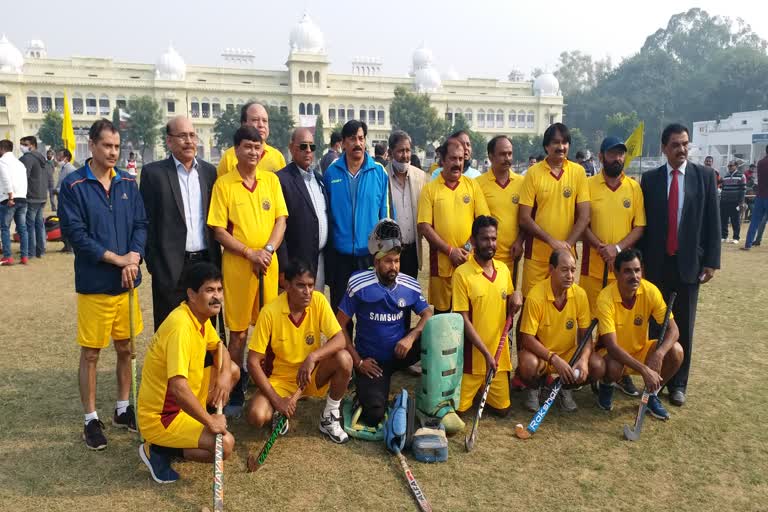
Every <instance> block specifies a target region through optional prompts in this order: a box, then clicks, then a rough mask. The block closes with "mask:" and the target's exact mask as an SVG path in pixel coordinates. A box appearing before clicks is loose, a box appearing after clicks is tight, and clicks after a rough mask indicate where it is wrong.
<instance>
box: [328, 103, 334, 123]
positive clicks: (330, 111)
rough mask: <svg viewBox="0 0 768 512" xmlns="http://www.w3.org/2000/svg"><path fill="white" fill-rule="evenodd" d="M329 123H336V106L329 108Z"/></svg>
mask: <svg viewBox="0 0 768 512" xmlns="http://www.w3.org/2000/svg"><path fill="white" fill-rule="evenodd" d="M328 122H329V123H336V105H330V106H329V107H328Z"/></svg>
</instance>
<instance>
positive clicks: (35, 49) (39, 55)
mask: <svg viewBox="0 0 768 512" xmlns="http://www.w3.org/2000/svg"><path fill="white" fill-rule="evenodd" d="M25 56H26V57H27V58H28V59H44V58H46V57H47V56H48V52H47V50H46V49H45V43H44V42H42V41H41V40H40V39H32V40H31V41H29V42H28V43H27V51H26V52H25Z"/></svg>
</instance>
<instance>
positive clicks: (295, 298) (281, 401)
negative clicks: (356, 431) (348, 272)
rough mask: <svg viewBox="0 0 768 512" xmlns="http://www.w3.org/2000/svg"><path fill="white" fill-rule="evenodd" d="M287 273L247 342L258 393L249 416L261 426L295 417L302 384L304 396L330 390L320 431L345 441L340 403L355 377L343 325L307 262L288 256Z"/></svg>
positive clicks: (249, 407)
mask: <svg viewBox="0 0 768 512" xmlns="http://www.w3.org/2000/svg"><path fill="white" fill-rule="evenodd" d="M284 275H285V287H286V288H285V293H282V294H280V296H279V297H278V298H277V299H275V300H274V301H272V302H271V303H270V304H268V305H267V306H266V307H265V308H264V311H263V314H262V315H260V316H259V321H258V322H257V323H256V328H255V329H254V332H253V337H252V338H251V341H250V343H249V344H248V369H249V371H250V372H251V375H253V380H254V381H255V382H256V385H257V386H258V387H259V392H258V394H256V396H255V397H254V398H253V399H252V400H251V401H250V402H249V403H248V410H247V413H246V418H247V420H248V423H250V424H251V425H253V426H255V427H261V426H263V425H264V424H265V423H267V421H269V420H270V419H273V414H274V413H275V412H278V413H280V414H282V415H283V416H285V417H286V418H290V417H292V416H293V414H294V413H295V412H296V405H295V402H294V401H292V400H291V399H290V397H291V395H293V393H295V392H296V390H297V389H298V388H303V391H302V396H311V397H323V396H325V395H326V394H327V395H328V398H327V399H326V404H325V410H324V411H323V413H322V415H321V416H320V432H322V433H323V434H325V435H326V436H328V438H330V439H331V440H332V441H333V442H335V443H339V444H342V443H346V442H347V441H348V440H349V436H347V433H346V432H344V427H343V425H342V423H341V413H340V412H339V405H340V403H341V399H342V398H343V397H344V393H345V392H346V391H347V385H348V384H349V379H350V377H351V376H352V356H350V355H349V352H347V351H346V350H344V346H345V341H344V335H343V334H342V332H341V326H340V325H339V322H338V321H337V320H336V317H335V316H334V315H333V310H332V309H331V305H330V304H328V301H327V300H326V299H325V296H324V295H323V294H322V293H320V292H317V291H314V288H315V274H314V271H313V270H312V268H311V267H310V266H309V265H308V264H307V263H302V262H299V261H296V260H291V261H289V262H288V263H287V264H286V266H285V268H284ZM322 337H324V338H325V339H326V341H325V342H324V343H323V340H322ZM329 388H330V389H329ZM275 419H276V417H275ZM286 432H288V423H287V422H286V426H285V428H284V429H283V432H282V433H283V434H285V433H286Z"/></svg>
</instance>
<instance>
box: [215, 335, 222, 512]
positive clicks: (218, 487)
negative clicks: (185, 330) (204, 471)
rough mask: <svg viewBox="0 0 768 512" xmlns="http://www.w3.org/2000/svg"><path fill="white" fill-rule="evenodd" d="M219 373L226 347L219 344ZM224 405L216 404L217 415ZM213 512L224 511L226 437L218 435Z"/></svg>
mask: <svg viewBox="0 0 768 512" xmlns="http://www.w3.org/2000/svg"><path fill="white" fill-rule="evenodd" d="M218 352H219V354H218V355H219V373H221V363H222V361H223V359H224V345H223V343H219V347H218ZM222 409H223V404H222V403H221V400H219V403H217V404H216V414H221V413H222ZM213 510H214V512H223V511H224V436H223V435H222V434H216V449H215V451H214V456H213Z"/></svg>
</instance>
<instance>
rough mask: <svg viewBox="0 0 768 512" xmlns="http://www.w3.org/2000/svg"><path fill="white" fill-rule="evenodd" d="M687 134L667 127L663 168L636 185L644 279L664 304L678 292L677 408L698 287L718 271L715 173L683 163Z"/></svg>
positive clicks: (672, 384) (673, 396) (672, 386)
mask: <svg viewBox="0 0 768 512" xmlns="http://www.w3.org/2000/svg"><path fill="white" fill-rule="evenodd" d="M688 143H689V135H688V129H687V128H686V127H685V126H682V125H680V124H671V125H669V126H667V127H666V128H665V129H664V132H663V133H662V135H661V145H662V151H663V152H664V154H665V155H666V157H667V164H665V165H663V166H661V167H659V168H658V169H654V170H652V171H648V172H646V173H645V174H644V175H643V177H642V182H641V184H640V186H641V188H642V190H643V198H644V199H645V211H646V217H647V219H646V220H647V226H646V228H645V232H644V234H643V238H642V239H641V240H640V244H639V246H640V248H641V249H642V250H643V253H644V255H645V258H644V259H645V275H646V277H647V279H648V280H649V281H651V282H652V283H654V284H655V285H656V286H658V287H659V289H661V292H662V293H663V294H664V297H665V299H668V298H669V295H670V293H671V292H673V291H676V292H677V301H676V302H675V306H674V308H673V310H672V311H673V313H674V315H675V321H676V322H677V325H678V327H679V328H680V339H679V342H680V344H681V345H682V347H683V350H684V351H685V358H684V359H683V365H682V366H681V367H680V370H678V372H677V373H676V374H675V375H674V376H673V377H672V379H671V380H670V381H669V383H668V384H667V389H668V390H669V399H670V402H671V403H672V405H676V406H682V405H683V404H684V403H685V393H686V388H687V386H688V373H689V371H690V368H691V353H692V350H693V326H694V323H695V322H696V305H697V303H698V299H699V285H701V284H704V283H706V282H708V281H709V280H710V279H712V277H713V276H714V274H715V270H716V269H718V268H720V212H719V211H718V204H717V183H716V180H715V173H714V171H713V170H712V169H711V168H709V167H705V166H701V165H696V164H694V163H692V162H689V161H687V159H688Z"/></svg>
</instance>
